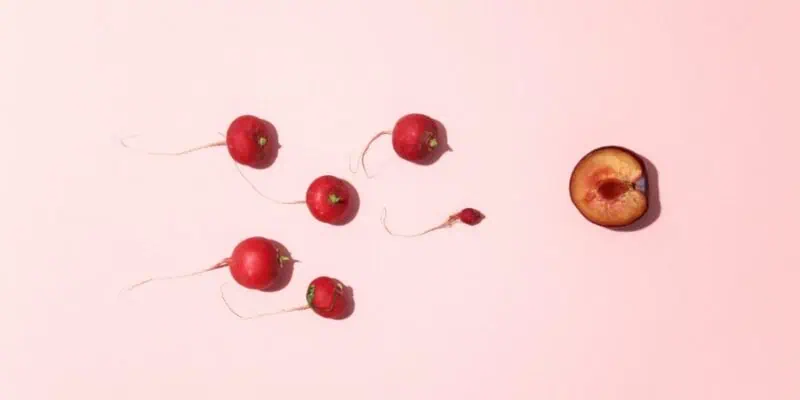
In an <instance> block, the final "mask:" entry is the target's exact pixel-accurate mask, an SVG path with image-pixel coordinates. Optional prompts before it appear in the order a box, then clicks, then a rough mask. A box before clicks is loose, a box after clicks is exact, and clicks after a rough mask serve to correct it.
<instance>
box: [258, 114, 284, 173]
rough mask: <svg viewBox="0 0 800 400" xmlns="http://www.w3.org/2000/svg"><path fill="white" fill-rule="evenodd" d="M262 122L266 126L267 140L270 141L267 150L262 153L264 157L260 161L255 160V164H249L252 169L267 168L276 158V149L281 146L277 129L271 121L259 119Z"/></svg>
mask: <svg viewBox="0 0 800 400" xmlns="http://www.w3.org/2000/svg"><path fill="white" fill-rule="evenodd" d="M261 121H262V122H264V126H266V128H265V129H266V132H265V133H266V135H267V142H268V143H271V146H269V151H268V152H267V153H266V154H265V155H264V158H263V159H262V160H260V161H257V162H256V163H255V164H253V165H251V167H252V168H254V169H267V168H269V167H271V166H272V164H274V163H275V160H277V159H278V151H279V150H280V148H281V144H280V141H279V140H278V130H277V129H276V128H275V125H273V124H272V123H271V122H269V121H267V120H263V119H262V120H261Z"/></svg>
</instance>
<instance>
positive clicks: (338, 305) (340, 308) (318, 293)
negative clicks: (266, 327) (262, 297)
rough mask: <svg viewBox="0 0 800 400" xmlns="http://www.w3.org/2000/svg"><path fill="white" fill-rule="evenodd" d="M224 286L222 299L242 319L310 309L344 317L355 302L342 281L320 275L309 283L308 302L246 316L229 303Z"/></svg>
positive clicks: (326, 316)
mask: <svg viewBox="0 0 800 400" xmlns="http://www.w3.org/2000/svg"><path fill="white" fill-rule="evenodd" d="M223 287H224V285H223V286H220V297H222V301H223V302H224V303H225V305H226V306H227V307H228V310H230V311H231V312H232V313H233V314H234V315H236V316H237V317H239V318H241V319H252V318H258V317H264V316H268V315H277V314H283V313H287V312H293V311H303V310H308V309H311V310H313V311H314V312H315V313H316V314H317V315H319V316H321V317H323V318H328V319H344V318H345V317H347V316H348V314H350V311H351V310H352V304H353V302H352V299H351V298H350V297H351V296H349V295H348V294H347V293H346V290H345V286H344V284H342V282H341V281H339V280H338V279H335V278H331V277H327V276H320V277H318V278H316V279H314V280H313V281H311V283H310V284H309V285H308V288H307V289H306V304H304V305H301V306H297V307H292V308H285V309H282V310H278V311H272V312H266V313H261V314H256V315H251V316H247V317H245V316H243V315H241V314H240V313H238V312H236V311H235V310H234V309H233V307H231V305H230V303H228V300H226V299H225V293H224V291H223Z"/></svg>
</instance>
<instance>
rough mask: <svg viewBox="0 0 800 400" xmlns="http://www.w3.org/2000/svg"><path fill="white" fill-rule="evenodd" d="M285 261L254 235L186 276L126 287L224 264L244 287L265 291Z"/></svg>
mask: <svg viewBox="0 0 800 400" xmlns="http://www.w3.org/2000/svg"><path fill="white" fill-rule="evenodd" d="M287 261H291V258H290V257H288V256H285V255H282V254H281V252H280V251H279V250H278V247H277V244H276V243H275V242H273V241H271V240H269V239H266V238H263V237H260V236H254V237H250V238H247V239H245V240H243V241H241V242H239V244H237V245H236V247H234V249H233V253H232V254H231V256H230V257H227V258H225V259H223V260H221V261H220V262H218V263H216V264H214V265H213V266H211V267H210V268H206V269H204V270H202V271H197V272H193V273H190V274H186V275H177V276H168V277H162V278H150V279H146V280H144V281H141V282H139V283H137V284H135V285H133V286H130V287H129V288H128V290H131V289H133V288H135V287H137V286H141V285H144V284H145V283H148V282H152V281H155V280H168V279H177V278H186V277H190V276H196V275H200V274H202V273H205V272H209V271H213V270H215V269H219V268H225V267H228V269H229V270H230V272H231V276H233V279H234V280H235V281H236V282H237V283H238V284H240V285H242V286H244V287H246V288H248V289H254V290H268V289H270V288H271V287H272V286H273V285H274V284H275V283H276V282H277V281H278V278H279V276H280V274H281V270H282V269H283V267H284V264H285V263H286V262H287Z"/></svg>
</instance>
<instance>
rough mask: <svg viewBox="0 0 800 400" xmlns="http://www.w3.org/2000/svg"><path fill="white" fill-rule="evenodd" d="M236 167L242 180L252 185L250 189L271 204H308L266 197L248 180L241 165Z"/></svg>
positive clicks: (300, 201)
mask: <svg viewBox="0 0 800 400" xmlns="http://www.w3.org/2000/svg"><path fill="white" fill-rule="evenodd" d="M234 165H235V166H236V171H237V172H238V173H239V175H240V176H241V177H242V179H244V180H245V182H247V184H248V185H250V187H251V188H252V189H253V190H254V191H255V192H256V193H257V194H258V195H259V196H261V197H263V198H265V199H267V200H269V201H271V202H273V203H275V204H305V203H306V201H305V200H295V201H280V200H275V199H273V198H272V197H269V196H267V195H265V194H264V193H262V192H261V191H260V190H258V188H257V187H256V185H255V184H254V183H253V182H252V181H251V180H250V179H247V177H246V176H245V175H244V171H242V169H241V168H240V167H239V164H236V163H234Z"/></svg>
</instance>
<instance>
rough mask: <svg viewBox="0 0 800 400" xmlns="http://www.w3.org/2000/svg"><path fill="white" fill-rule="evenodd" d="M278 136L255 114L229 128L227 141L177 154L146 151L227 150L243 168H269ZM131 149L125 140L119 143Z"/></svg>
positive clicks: (170, 154) (275, 151)
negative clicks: (223, 147)
mask: <svg viewBox="0 0 800 400" xmlns="http://www.w3.org/2000/svg"><path fill="white" fill-rule="evenodd" d="M276 138H277V133H276V132H275V128H274V127H273V126H272V124H270V123H269V122H268V121H265V120H263V119H261V118H258V117H256V116H253V115H241V116H239V117H237V118H236V119H234V120H233V122H231V124H230V125H229V126H228V131H227V134H226V135H225V140H222V141H219V142H214V143H209V144H205V145H202V146H198V147H194V148H191V149H188V150H184V151H180V152H177V153H160V152H147V154H152V155H167V156H180V155H184V154H188V153H192V152H195V151H198V150H203V149H208V148H212V147H221V146H227V147H228V154H230V156H231V158H233V160H234V161H235V162H236V163H238V164H241V165H245V166H248V167H252V168H263V167H266V166H268V165H269V164H270V163H271V161H272V159H273V158H274V156H275V155H276V153H277V143H274V142H277V140H276ZM120 142H121V143H122V145H123V146H125V147H129V146H128V145H127V144H126V143H125V140H124V139H123V140H121V141H120Z"/></svg>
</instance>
